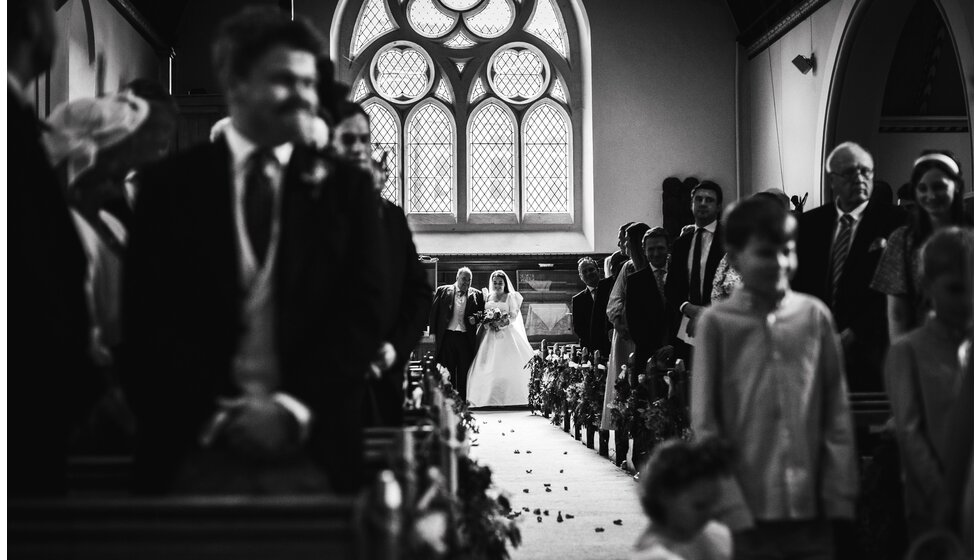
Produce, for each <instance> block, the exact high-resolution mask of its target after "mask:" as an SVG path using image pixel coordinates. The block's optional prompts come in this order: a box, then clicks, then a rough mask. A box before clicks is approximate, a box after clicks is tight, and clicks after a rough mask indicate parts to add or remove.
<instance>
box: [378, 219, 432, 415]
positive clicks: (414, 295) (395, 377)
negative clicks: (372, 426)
mask: <svg viewBox="0 0 980 560" xmlns="http://www.w3.org/2000/svg"><path fill="white" fill-rule="evenodd" d="M380 203H381V219H382V231H383V234H382V235H383V239H384V247H383V249H384V255H385V258H384V260H382V263H383V265H384V278H385V280H387V286H386V288H385V291H384V298H385V304H384V307H383V309H385V317H384V323H383V328H382V330H381V332H382V333H384V339H385V340H386V341H388V342H390V343H391V344H392V346H394V347H395V352H396V353H397V357H396V358H395V363H394V364H393V365H392V366H391V367H390V368H389V369H388V370H386V371H385V372H383V373H382V375H381V379H379V380H374V381H372V382H371V383H370V384H369V391H370V393H371V394H372V395H373V397H374V404H375V405H376V406H377V412H378V414H379V418H377V419H376V420H377V421H380V423H381V424H382V425H385V426H400V425H401V421H402V403H403V401H404V400H405V395H404V389H403V387H402V386H403V384H404V383H403V381H404V378H405V367H406V366H407V365H408V360H409V358H410V356H411V354H412V351H413V350H415V346H416V344H418V342H419V338H421V336H422V331H423V330H424V329H425V322H426V319H427V317H428V316H427V314H426V312H427V310H428V309H427V307H428V305H429V303H430V302H431V301H432V286H431V285H430V284H429V278H428V276H427V275H426V273H425V268H423V267H422V263H420V262H419V255H418V253H417V252H416V251H415V242H414V241H412V231H411V230H410V229H409V228H408V221H407V220H406V219H405V213H404V212H402V209H401V208H400V207H398V205H396V204H393V203H392V202H390V201H387V200H381V201H380Z"/></svg>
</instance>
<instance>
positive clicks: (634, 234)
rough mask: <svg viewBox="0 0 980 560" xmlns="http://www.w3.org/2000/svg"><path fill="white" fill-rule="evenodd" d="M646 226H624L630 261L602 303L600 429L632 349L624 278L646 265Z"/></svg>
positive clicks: (608, 425)
mask: <svg viewBox="0 0 980 560" xmlns="http://www.w3.org/2000/svg"><path fill="white" fill-rule="evenodd" d="M648 229H650V226H648V225H646V224H644V223H643V222H636V223H633V224H632V225H631V226H630V227H628V228H626V252H627V254H628V255H629V257H630V260H628V261H626V264H624V265H623V268H622V269H621V270H620V271H619V276H617V277H616V282H615V283H614V284H613V287H612V291H610V292H609V303H608V304H607V305H606V316H607V317H608V318H609V322H610V323H612V326H613V335H612V342H611V343H610V348H611V349H610V351H609V362H608V364H607V366H606V392H605V397H604V398H603V401H602V403H603V406H602V418H601V420H600V429H602V430H611V429H612V414H611V411H610V410H609V405H610V404H611V403H612V402H613V401H614V400H615V398H616V380H617V379H619V374H620V372H621V370H622V368H623V366H624V365H626V362H627V360H629V355H630V354H631V353H633V351H634V350H635V349H636V345H635V344H634V343H633V339H632V338H631V337H630V333H629V329H628V327H627V326H626V293H625V291H626V278H627V277H628V276H629V275H630V274H633V273H634V272H636V271H637V270H642V269H643V268H644V267H646V266H647V260H646V253H644V252H643V235H644V234H645V233H646V232H647V230H648Z"/></svg>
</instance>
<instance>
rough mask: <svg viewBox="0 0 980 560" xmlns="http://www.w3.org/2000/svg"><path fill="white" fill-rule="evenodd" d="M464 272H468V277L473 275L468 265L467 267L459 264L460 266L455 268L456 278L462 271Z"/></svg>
mask: <svg viewBox="0 0 980 560" xmlns="http://www.w3.org/2000/svg"><path fill="white" fill-rule="evenodd" d="M464 272H465V273H467V274H469V275H470V278H472V277H473V271H472V270H470V267H468V266H461V267H459V268H458V269H457V270H456V278H459V275H460V274H462V273H464Z"/></svg>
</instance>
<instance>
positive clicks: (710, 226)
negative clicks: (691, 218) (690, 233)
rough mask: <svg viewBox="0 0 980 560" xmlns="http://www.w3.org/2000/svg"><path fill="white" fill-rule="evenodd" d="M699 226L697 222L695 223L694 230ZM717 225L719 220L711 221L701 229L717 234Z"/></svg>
mask: <svg viewBox="0 0 980 560" xmlns="http://www.w3.org/2000/svg"><path fill="white" fill-rule="evenodd" d="M697 227H698V226H697V224H694V231H697ZM717 227H718V220H715V221H713V222H711V223H710V224H708V225H706V226H704V227H703V228H701V229H703V230H704V231H706V232H708V233H710V234H711V235H714V234H715V228H717Z"/></svg>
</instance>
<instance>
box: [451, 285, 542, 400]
mask: <svg viewBox="0 0 980 560" xmlns="http://www.w3.org/2000/svg"><path fill="white" fill-rule="evenodd" d="M522 301H523V298H522V297H521V295H520V294H519V293H517V292H510V293H509V294H507V301H504V302H497V301H487V302H486V311H487V312H488V313H489V312H492V311H493V310H494V309H499V310H500V312H501V314H504V313H510V318H511V322H510V324H509V325H507V326H506V327H503V328H501V329H500V330H498V331H494V330H492V329H490V328H489V327H484V328H482V329H480V334H479V335H478V338H477V350H476V357H475V358H474V359H473V365H471V366H470V371H469V376H468V377H467V381H466V392H467V396H466V400H468V401H470V402H471V403H472V405H473V406H519V405H526V404H527V384H528V382H529V381H530V380H531V370H530V369H526V368H525V367H524V365H525V364H527V362H528V361H529V360H530V359H531V356H532V355H533V353H534V351H533V350H532V349H531V345H530V344H528V342H527V334H526V331H525V330H524V322H523V319H522V317H521V302H522Z"/></svg>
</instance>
